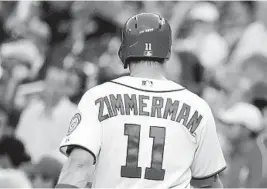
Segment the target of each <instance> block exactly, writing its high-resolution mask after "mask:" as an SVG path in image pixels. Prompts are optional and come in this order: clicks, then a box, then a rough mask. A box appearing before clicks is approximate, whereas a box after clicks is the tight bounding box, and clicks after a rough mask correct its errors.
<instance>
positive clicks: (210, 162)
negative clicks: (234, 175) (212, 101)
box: [191, 105, 226, 180]
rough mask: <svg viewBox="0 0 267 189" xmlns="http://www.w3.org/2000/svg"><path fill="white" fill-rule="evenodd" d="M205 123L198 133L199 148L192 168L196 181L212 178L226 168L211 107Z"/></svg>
mask: <svg viewBox="0 0 267 189" xmlns="http://www.w3.org/2000/svg"><path fill="white" fill-rule="evenodd" d="M207 106H208V105H207ZM203 123H204V124H203V125H202V127H200V128H199V129H200V130H199V131H198V132H197V133H196V134H197V142H198V147H197V150H196V152H195V156H194V159H193V163H192V166H191V171H192V178H193V179H195V180H201V179H207V178H210V177H212V176H214V175H216V174H218V173H220V172H221V171H223V170H224V169H225V168H226V162H225V159H224V156H223V152H222V149H221V146H220V143H219V138H218V136H217V132H216V125H215V121H214V117H213V114H212V112H211V110H210V108H209V107H208V108H207V111H206V118H205V119H204V122H203Z"/></svg>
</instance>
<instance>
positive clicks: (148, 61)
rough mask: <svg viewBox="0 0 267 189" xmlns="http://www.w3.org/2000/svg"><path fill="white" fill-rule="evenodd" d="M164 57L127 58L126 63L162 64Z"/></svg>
mask: <svg viewBox="0 0 267 189" xmlns="http://www.w3.org/2000/svg"><path fill="white" fill-rule="evenodd" d="M164 63H165V59H164V58H146V57H145V58H144V57H142V58H128V59H127V64H128V65H130V64H132V65H133V64H147V65H155V64H161V65H162V64H164Z"/></svg>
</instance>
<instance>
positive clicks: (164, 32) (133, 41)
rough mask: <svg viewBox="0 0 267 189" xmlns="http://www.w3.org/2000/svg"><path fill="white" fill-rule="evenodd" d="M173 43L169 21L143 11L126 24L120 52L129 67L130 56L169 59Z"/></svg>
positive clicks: (123, 61)
mask: <svg viewBox="0 0 267 189" xmlns="http://www.w3.org/2000/svg"><path fill="white" fill-rule="evenodd" d="M171 45H172V39H171V27H170V25H169V23H168V22H167V21H166V20H165V19H164V18H162V17H160V16H159V15H157V14H153V13H141V14H137V15H135V16H133V17H131V18H129V19H128V20H127V22H126V24H125V25H124V28H123V31H122V43H121V46H120V49H119V52H118V54H119V57H120V59H121V61H122V63H123V64H124V68H127V60H128V59H129V58H159V59H169V57H170V54H171Z"/></svg>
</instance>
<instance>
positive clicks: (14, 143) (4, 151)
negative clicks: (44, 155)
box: [0, 136, 31, 169]
mask: <svg viewBox="0 0 267 189" xmlns="http://www.w3.org/2000/svg"><path fill="white" fill-rule="evenodd" d="M30 160H31V158H30V156H29V155H28V154H27V153H26V151H25V148H24V145H23V144H22V142H21V141H19V140H18V139H16V138H14V137H12V136H3V137H2V138H1V140H0V167H1V168H5V169H8V168H14V169H16V168H19V166H21V165H22V164H23V163H28V162H30Z"/></svg>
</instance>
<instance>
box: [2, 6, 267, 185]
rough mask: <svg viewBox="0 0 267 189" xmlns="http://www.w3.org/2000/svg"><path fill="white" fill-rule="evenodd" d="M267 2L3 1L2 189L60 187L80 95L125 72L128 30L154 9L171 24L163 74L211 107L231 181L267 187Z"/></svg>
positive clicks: (226, 182)
mask: <svg viewBox="0 0 267 189" xmlns="http://www.w3.org/2000/svg"><path fill="white" fill-rule="evenodd" d="M266 10H267V3H266V2H256V1H246V2H242V1H229V2H223V1H221V2H220V1H215V2H212V1H209V2H205V1H201V2H178V1H155V2H153V1H116V2H113V1H109V2H105V1H102V2H96V1H91V2H90V1H87V2H83V1H79V2H73V1H66V2H65V1H53V2H52V1H49V2H47V1H34V2H32V1H20V2H16V1H12V2H0V167H1V168H0V187H3V188H8V187H13V188H15V187H16V188H19V187H34V188H38V187H39V188H52V187H54V185H55V183H56V181H57V178H58V175H59V172H60V169H61V167H62V163H64V161H66V159H65V158H64V157H63V156H62V155H61V154H60V153H59V152H58V147H59V143H60V142H61V139H62V138H63V137H64V136H65V134H66V133H67V130H68V126H69V121H70V119H71V117H72V116H73V114H74V112H75V110H76V106H77V103H78V102H79V99H80V98H81V96H82V94H83V93H84V92H85V91H86V90H88V89H90V88H91V87H94V86H95V85H98V84H101V83H103V82H106V81H109V80H111V79H114V78H117V77H120V76H123V75H127V74H128V70H124V69H123V67H122V66H121V63H120V60H119V58H118V56H117V51H118V48H119V45H120V40H121V38H120V37H121V28H122V27H123V24H124V23H125V22H126V20H127V19H128V18H129V17H130V16H132V15H134V14H137V13H141V12H154V13H158V14H160V15H162V16H163V17H165V18H166V19H167V20H168V21H169V22H170V24H171V27H172V32H173V47H172V58H171V59H170V60H169V62H168V63H167V65H166V75H167V76H168V78H169V79H171V80H173V81H175V82H178V83H180V84H182V85H184V86H185V87H187V88H188V89H189V90H191V91H192V92H194V93H196V94H198V95H199V96H201V97H202V98H204V99H205V100H206V101H207V102H208V103H209V105H210V106H211V108H212V110H213V113H214V116H215V119H216V123H217V131H218V134H219V138H220V141H221V145H222V147H223V151H224V154H225V157H226V160H227V164H228V168H227V169H226V170H225V171H224V173H223V174H222V180H223V183H224V186H225V187H232V188H233V187H243V188H244V187H245V188H247V187H254V188H257V187H265V188H267V184H266V182H267V181H266V180H267V173H266V172H267V132H266V129H265V128H266V127H267V108H266V107H267V77H266V75H267V31H266V27H267V13H266ZM207 155H208V154H207ZM264 181H265V182H264ZM88 182H90V178H88Z"/></svg>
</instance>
